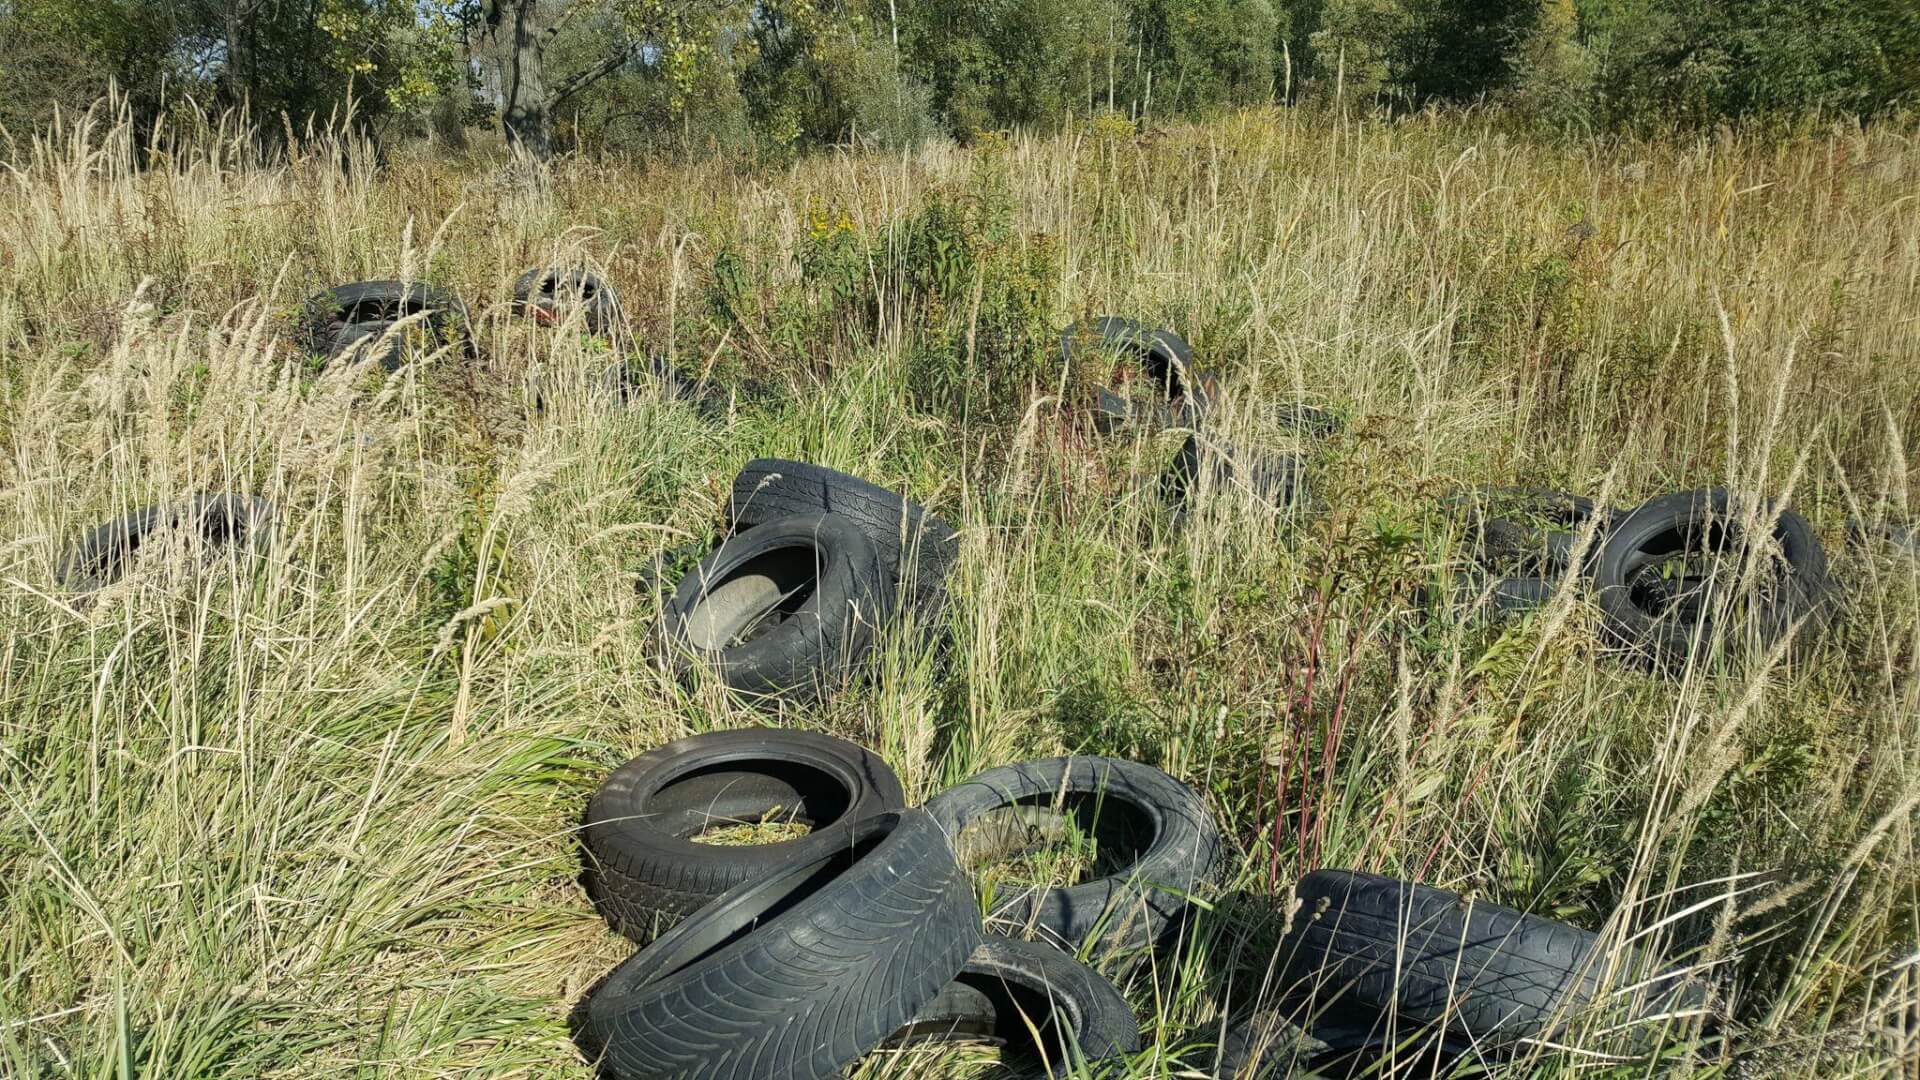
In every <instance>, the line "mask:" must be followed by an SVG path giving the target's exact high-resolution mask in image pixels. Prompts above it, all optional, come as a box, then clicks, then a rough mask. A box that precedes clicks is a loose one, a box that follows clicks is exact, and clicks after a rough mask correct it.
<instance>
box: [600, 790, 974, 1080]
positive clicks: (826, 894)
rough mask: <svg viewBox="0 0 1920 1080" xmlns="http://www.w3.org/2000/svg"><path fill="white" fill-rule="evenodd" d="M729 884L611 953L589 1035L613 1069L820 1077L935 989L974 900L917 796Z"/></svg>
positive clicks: (697, 1078) (723, 1077)
mask: <svg viewBox="0 0 1920 1080" xmlns="http://www.w3.org/2000/svg"><path fill="white" fill-rule="evenodd" d="M847 840H848V842H847V844H846V845H845V846H842V847H837V848H836V849H835V850H833V851H832V852H829V853H826V854H823V855H820V856H818V857H816V858H813V859H810V860H807V861H805V862H801V863H796V864H794V865H792V866H789V867H787V868H785V869H782V870H780V871H777V872H775V873H774V874H772V875H770V876H768V877H765V878H761V879H759V880H757V881H753V882H749V883H748V884H745V885H741V886H739V887H738V888H736V889H734V890H732V891H730V892H728V893H726V894H725V895H723V896H721V897H720V898H719V899H717V900H715V901H714V902H713V903H712V904H710V905H708V906H707V907H705V908H703V909H701V911H700V913H699V914H697V915H695V916H693V917H692V918H689V919H687V920H685V921H684V922H682V923H680V924H679V925H678V926H676V927H674V928H673V929H672V930H670V931H668V932H667V933H666V934H665V935H663V936H662V937H660V938H659V939H658V940H656V941H655V942H653V944H651V945H648V946H646V947H645V948H643V949H641V950H640V951H639V952H638V953H636V954H635V955H634V956H633V957H632V958H631V959H629V960H627V962H625V963H623V964H621V965H620V966H619V967H618V968H616V969H615V970H614V972H613V974H612V975H611V976H610V977H609V978H608V979H607V981H606V983H605V984H604V985H602V986H601V988H600V989H599V990H598V991H597V992H595V993H594V995H593V997H592V999H591V1000H590V1001H589V1002H588V1003H587V1016H586V1024H585V1030H584V1032H583V1037H582V1041H583V1042H584V1043H585V1045H586V1048H587V1049H588V1050H589V1052H590V1053H594V1054H597V1055H599V1056H600V1059H601V1061H602V1063H603V1065H604V1067H605V1068H606V1069H607V1070H608V1071H609V1072H611V1073H612V1074H613V1075H614V1076H615V1077H619V1078H622V1080H653V1078H665V1077H676V1078H681V1080H767V1078H772V1077H779V1078H782V1080H829V1078H832V1077H838V1076H839V1075H840V1074H841V1071H842V1070H844V1069H845V1068H846V1067H847V1066H849V1065H851V1064H853V1063H854V1062H855V1061H858V1060H859V1059H860V1057H861V1056H862V1055H864V1054H866V1053H867V1052H868V1051H870V1050H872V1049H873V1048H875V1047H877V1046H879V1045H880V1044H881V1043H882V1042H883V1041H884V1040H885V1039H886V1038H887V1036H888V1035H891V1034H892V1033H894V1032H896V1031H898V1030H899V1029H900V1028H901V1027H903V1026H905V1025H906V1024H907V1023H908V1022H909V1021H910V1020H911V1019H912V1018H913V1016H914V1015H915V1014H916V1013H918V1012H919V1011H920V1010H921V1009H923V1008H925V1007H926V1006H927V1005H928V1003H930V1002H932V1001H933V1000H934V999H935V998H936V997H937V996H938V995H939V993H940V990H941V988H942V987H944V986H946V985H947V984H948V983H949V982H951V981H952V980H953V978H954V977H955V976H956V975H958V974H959V973H960V971H961V969H962V968H963V967H964V966H965V965H966V962H967V958H968V957H969V956H971V955H972V953H973V951H974V949H975V948H977V947H978V946H979V944H980V940H981V937H980V912H979V908H978V907H977V906H976V904H975V902H974V899H973V891H972V889H971V888H970V887H969V886H968V883H967V879H966V875H965V874H963V873H961V871H960V868H959V866H958V865H957V864H956V863H955V862H954V857H953V851H952V849H951V848H950V847H949V846H948V845H947V840H946V836H945V835H944V834H943V833H942V832H941V831H940V829H939V826H938V825H937V824H936V823H935V822H934V821H933V819H932V818H931V817H930V816H928V815H927V813H926V812H925V811H922V810H905V811H897V812H889V813H885V814H880V815H876V816H874V817H870V818H867V819H866V820H864V821H862V822H860V823H859V824H858V825H857V826H855V828H854V830H853V833H852V835H851V836H850V837H848V838H847Z"/></svg>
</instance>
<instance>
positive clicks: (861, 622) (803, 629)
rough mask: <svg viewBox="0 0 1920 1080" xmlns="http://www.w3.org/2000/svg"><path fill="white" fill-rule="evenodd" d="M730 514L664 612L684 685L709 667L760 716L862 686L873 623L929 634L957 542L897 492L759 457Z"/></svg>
mask: <svg viewBox="0 0 1920 1080" xmlns="http://www.w3.org/2000/svg"><path fill="white" fill-rule="evenodd" d="M726 519H727V520H726V526H727V535H726V538H725V539H724V540H722V541H721V543H720V545H719V546H718V547H716V548H715V549H714V550H713V551H712V552H711V553H709V554H708V555H707V556H706V557H705V558H703V559H701V560H700V562H699V564H698V565H697V566H695V567H694V568H693V570H692V571H691V572H689V573H688V574H687V575H686V576H685V577H683V578H682V579H681V580H680V582H679V584H678V585H677V586H676V587H675V588H674V590H673V592H672V594H671V595H670V596H669V597H668V598H667V600H666V603H665V605H664V609H663V611H662V614H661V625H660V629H661V637H662V643H663V645H664V647H665V652H666V655H667V661H668V663H669V665H670V666H671V667H672V668H673V670H674V671H675V672H676V673H678V674H679V675H680V676H681V677H683V678H688V679H691V678H692V677H693V676H694V673H695V672H696V671H706V672H709V673H711V674H712V675H713V676H714V677H715V678H717V679H719V680H720V682H721V683H722V684H723V685H725V686H726V687H727V689H728V690H730V691H732V692H734V693H735V694H737V695H739V696H741V697H743V698H745V699H746V700H748V701H750V702H753V703H755V704H758V705H762V706H765V707H777V706H778V705H780V704H782V703H785V704H790V705H802V706H804V705H811V704H815V703H818V702H820V701H823V700H826V699H828V698H830V697H832V696H833V695H834V694H835V693H837V692H838V691H839V690H840V689H841V688H843V687H845V686H847V685H848V684H849V683H851V682H852V681H854V680H855V679H856V678H857V677H858V675H859V673H860V672H861V671H862V669H863V668H864V666H865V664H866V662H867V660H868V657H869V656H870V655H871V653H872V652H873V649H874V647H875V644H876V641H877V637H878V634H879V633H880V631H881V630H882V628H884V627H886V626H888V625H890V624H892V623H894V622H896V621H898V620H902V619H908V620H912V621H913V622H914V623H916V624H917V625H919V626H922V627H934V626H936V625H937V624H938V621H939V620H940V618H941V616H942V614H943V613H944V611H945V606H946V579H947V574H948V572H949V571H950V570H951V569H952V566H953V562H954V559H955V558H956V556H957V555H958V551H959V534H958V532H956V531H955V530H954V528H953V526H951V525H949V524H947V523H946V522H945V521H943V520H941V519H940V518H939V517H937V516H935V515H934V514H932V513H929V512H928V511H927V509H926V508H925V507H923V506H921V505H920V504H919V503H917V502H914V501H913V500H912V499H909V498H906V497H905V496H902V495H898V494H895V493H893V492H891V491H888V490H886V489H885V488H882V487H878V486H876V485H874V484H870V483H868V482H866V481H865V480H862V479H860V478H858V477H855V476H849V475H847V474H846V473H843V472H837V471H835V470H833V469H828V468H824V467H822V466H819V465H813V464H809V463H807V462H803V461H786V460H781V459H778V458H758V459H755V460H753V461H750V462H748V463H747V465H746V467H745V468H743V469H741V470H740V472H739V474H738V475H737V476H735V477H734V480H733V484H732V488H731V492H730V495H729V497H728V500H727V507H726Z"/></svg>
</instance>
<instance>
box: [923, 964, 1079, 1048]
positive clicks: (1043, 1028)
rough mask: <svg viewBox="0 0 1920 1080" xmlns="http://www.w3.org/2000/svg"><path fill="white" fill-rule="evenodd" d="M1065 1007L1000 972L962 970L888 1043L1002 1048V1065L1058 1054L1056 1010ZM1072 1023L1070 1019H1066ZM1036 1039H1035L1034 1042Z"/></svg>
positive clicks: (1050, 996) (1046, 994) (1060, 1032)
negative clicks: (968, 1044) (912, 1021)
mask: <svg viewBox="0 0 1920 1080" xmlns="http://www.w3.org/2000/svg"><path fill="white" fill-rule="evenodd" d="M1066 1007H1067V1006H1066V1003H1065V1002H1063V1001H1062V1000H1061V999H1060V998H1059V997H1058V996H1056V995H1053V994H1049V993H1048V992H1047V990H1046V989H1045V988H1044V987H1037V986H1030V985H1028V984H1026V983H1023V982H1015V981H1013V980H1011V979H1009V978H1007V977H1006V976H1005V975H1002V974H1000V973H998V972H988V971H973V970H968V971H962V972H961V973H960V974H959V975H956V976H954V980H953V982H952V983H951V984H949V985H948V986H947V987H946V989H944V990H942V991H940V996H939V997H938V998H937V999H935V1000H934V1002H933V1004H931V1005H929V1006H928V1007H927V1008H926V1009H924V1010H922V1011H921V1015H920V1017H919V1018H917V1019H916V1021H915V1022H914V1023H911V1024H908V1025H907V1026H906V1027H904V1028H902V1029H901V1030H900V1031H899V1033H898V1034H896V1035H895V1036H894V1037H893V1038H892V1039H891V1040H889V1042H890V1043H892V1044H893V1045H904V1044H906V1043H912V1042H940V1043H973V1044H978V1045H982V1046H992V1047H999V1048H1000V1057H1001V1059H1002V1060H1006V1061H1025V1060H1028V1059H1031V1058H1035V1057H1040V1056H1042V1051H1043V1050H1044V1054H1045V1055H1047V1056H1053V1055H1057V1054H1058V1053H1059V1049H1060V1044H1061V1040H1060V1035H1061V1034H1063V1032H1062V1031H1061V1028H1060V1022H1059V1016H1058V1015H1057V1013H1058V1011H1059V1010H1063V1009H1065V1008H1066ZM1067 1020H1068V1023H1069V1024H1070V1025H1071V1024H1072V1023H1073V1018H1072V1017H1071V1016H1069V1017H1068V1018H1067ZM1036 1035H1037V1036H1038V1037H1037V1038H1036Z"/></svg>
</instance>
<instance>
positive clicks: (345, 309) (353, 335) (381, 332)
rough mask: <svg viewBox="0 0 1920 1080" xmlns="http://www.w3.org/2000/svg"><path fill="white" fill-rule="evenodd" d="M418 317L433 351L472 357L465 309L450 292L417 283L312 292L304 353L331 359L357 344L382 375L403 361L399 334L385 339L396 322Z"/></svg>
mask: <svg viewBox="0 0 1920 1080" xmlns="http://www.w3.org/2000/svg"><path fill="white" fill-rule="evenodd" d="M415 315H423V316H424V317H423V318H422V319H421V320H420V322H421V324H422V326H423V328H424V331H425V333H426V334H427V336H428V338H429V339H430V340H431V342H432V343H433V345H434V347H436V348H445V347H448V346H455V347H457V348H458V349H459V350H460V351H461V352H462V353H463V354H464V355H465V356H466V358H467V359H472V358H473V357H474V356H475V352H474V347H473V334H472V331H471V330H470V329H469V326H468V320H467V308H466V305H465V304H462V303H461V302H460V299H459V298H458V297H456V296H454V295H453V294H452V293H450V292H448V291H447V290H445V289H442V288H439V287H437V286H433V285H428V284H426V283H425V282H421V281H392V280H382V281H356V282H352V283H350V284H346V285H335V286H333V287H332V288H329V289H323V290H321V291H320V292H318V293H315V294H314V295H313V296H312V297H311V298H309V299H308V301H307V313H306V326H307V349H308V350H309V351H310V352H312V353H313V354H314V355H316V356H320V357H322V358H324V359H327V360H333V359H336V358H338V357H340V356H344V355H346V354H348V353H350V352H352V351H353V350H354V349H355V348H356V347H357V346H360V345H361V344H362V343H368V347H369V348H371V349H374V350H376V351H374V352H373V353H372V354H371V358H372V359H374V360H375V361H377V362H378V363H379V364H380V366H381V367H383V368H385V369H387V370H388V371H397V370H399V368H400V365H401V364H402V363H404V362H405V360H406V343H405V341H404V340H403V337H404V335H403V334H398V333H396V334H392V335H389V334H388V333H387V332H388V331H389V330H392V329H393V328H394V326H395V324H397V323H398V322H399V321H400V320H401V319H404V318H408V317H410V316H415Z"/></svg>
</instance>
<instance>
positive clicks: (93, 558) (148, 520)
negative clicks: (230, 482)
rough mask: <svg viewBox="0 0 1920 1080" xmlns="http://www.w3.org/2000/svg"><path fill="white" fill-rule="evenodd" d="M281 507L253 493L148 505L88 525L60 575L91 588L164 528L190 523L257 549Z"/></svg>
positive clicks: (214, 541)
mask: <svg viewBox="0 0 1920 1080" xmlns="http://www.w3.org/2000/svg"><path fill="white" fill-rule="evenodd" d="M277 516H278V512H277V511H276V510H275V509H274V506H273V504H272V503H270V502H268V501H267V500H265V499H260V498H254V497H252V496H248V495H200V496H196V497H194V498H193V499H190V500H188V501H187V503H186V504H185V505H184V506H174V507H167V506H148V507H143V508H141V509H140V510H136V511H135V512H133V513H131V514H129V515H127V516H126V517H123V518H117V519H115V520H113V521H109V522H106V523H105V524H102V525H96V526H94V527H93V528H92V529H89V530H87V532H86V534H85V535H84V536H82V537H81V538H80V539H79V541H78V542H77V543H75V544H74V545H73V547H71V548H69V549H68V550H67V553H66V554H65V555H64V556H62V557H61V559H60V564H59V567H58V568H57V569H56V570H55V578H56V580H58V581H59V582H60V585H61V587H63V588H67V589H72V590H74V591H75V592H91V591H93V590H95V589H98V588H101V587H103V586H106V585H108V584H111V583H112V582H114V581H117V580H119V578H120V576H121V575H122V574H124V573H125V572H126V568H127V564H128V563H129V562H131V561H132V559H133V556H134V553H135V552H137V551H138V550H139V549H140V545H141V544H142V543H143V542H145V541H146V539H147V538H148V537H149V536H152V535H153V534H154V533H155V532H156V531H158V530H160V529H162V528H179V527H183V526H185V527H191V528H193V529H195V530H197V531H198V532H199V533H200V535H201V539H202V540H203V541H204V542H205V543H207V544H208V545H210V546H214V547H224V548H230V549H233V550H237V551H243V552H250V551H257V550H260V549H261V548H262V547H264V546H265V545H266V543H267V541H268V540H269V538H270V537H271V536H272V533H273V526H274V522H275V520H276V518H277Z"/></svg>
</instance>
